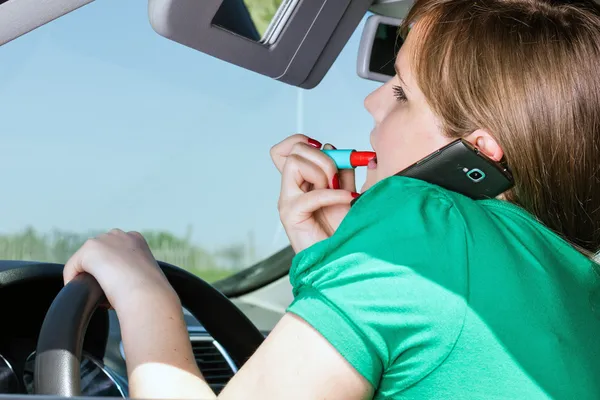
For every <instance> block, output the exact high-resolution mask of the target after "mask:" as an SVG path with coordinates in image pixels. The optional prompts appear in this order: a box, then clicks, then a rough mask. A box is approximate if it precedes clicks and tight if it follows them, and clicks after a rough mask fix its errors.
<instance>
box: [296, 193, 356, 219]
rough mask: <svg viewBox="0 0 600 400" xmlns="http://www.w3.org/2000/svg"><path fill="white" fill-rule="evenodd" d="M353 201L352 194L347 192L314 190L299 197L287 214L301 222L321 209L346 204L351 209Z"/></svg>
mask: <svg viewBox="0 0 600 400" xmlns="http://www.w3.org/2000/svg"><path fill="white" fill-rule="evenodd" d="M353 199H354V196H353V195H352V193H351V192H348V191H346V190H329V189H319V190H313V191H312V192H309V193H305V194H304V195H302V196H298V198H297V199H296V201H294V202H293V204H292V205H291V207H290V208H289V209H287V211H286V214H287V215H289V216H292V215H293V216H294V217H295V218H298V219H299V220H304V219H306V218H308V217H310V216H311V215H312V214H313V213H314V212H316V211H317V210H320V209H321V208H325V207H329V206H336V205H344V204H347V205H348V207H349V206H350V203H351V202H352V200H353ZM295 218H294V219H295Z"/></svg>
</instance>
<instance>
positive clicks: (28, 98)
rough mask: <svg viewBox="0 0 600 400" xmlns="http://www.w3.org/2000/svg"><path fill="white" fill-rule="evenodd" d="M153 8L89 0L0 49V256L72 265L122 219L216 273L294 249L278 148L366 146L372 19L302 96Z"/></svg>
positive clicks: (165, 255) (158, 251)
mask: <svg viewBox="0 0 600 400" xmlns="http://www.w3.org/2000/svg"><path fill="white" fill-rule="evenodd" d="M263 3H267V2H263ZM248 5H249V6H252V7H256V6H260V5H261V2H260V1H248ZM147 7H148V6H147V3H146V2H145V1H135V2H134V1H118V0H114V1H98V2H93V3H91V4H89V5H87V6H85V7H82V8H80V9H79V10H76V11H75V12H73V13H71V14H68V15H66V16H64V17H62V18H59V19H58V20H55V21H53V22H51V23H49V24H47V25H45V26H43V27H41V28H39V29H37V30H35V31H33V32H31V33H29V34H27V35H25V36H22V37H20V38H18V39H16V40H14V41H12V42H10V43H8V44H6V45H4V46H2V47H1V48H0V105H1V109H2V113H1V114H2V118H0V132H1V135H0V138H1V139H0V141H1V142H0V145H1V149H2V154H3V156H2V157H1V158H0V167H1V174H2V178H3V181H4V182H3V188H4V189H3V193H2V197H1V199H0V202H1V204H2V205H1V207H0V220H1V224H0V259H16V260H36V261H48V262H60V263H64V262H65V261H66V260H67V259H68V258H69V257H70V255H71V254H72V253H73V252H74V251H75V250H77V248H78V247H79V246H81V244H83V243H84V242H85V240H86V239H87V238H89V237H91V236H92V235H95V234H97V233H100V232H103V231H106V230H109V229H111V228H115V227H117V228H120V229H123V230H136V231H140V232H142V233H143V234H144V235H145V237H146V239H147V240H148V242H149V244H150V247H151V249H152V251H153V253H154V255H155V256H156V257H157V258H158V259H159V260H163V261H166V262H169V263H172V264H175V265H178V266H180V267H182V268H186V269H188V270H190V271H192V272H193V273H195V274H198V275H199V276H201V277H203V278H205V279H206V280H208V281H215V280H218V279H221V278H224V277H226V276H228V275H231V274H233V273H235V272H238V271H240V270H242V269H244V268H247V267H248V266H250V265H252V264H253V263H255V262H258V261H259V260H261V259H264V258H266V257H268V256H269V255H271V254H273V253H274V252H276V251H278V250H280V249H282V248H283V247H285V246H287V245H288V241H287V237H286V235H285V232H284V231H283V229H282V227H281V224H280V221H279V216H278V213H277V198H278V193H279V173H278V171H277V170H276V169H275V167H274V166H273V165H272V163H271V160H270V157H269V149H270V148H271V146H272V145H274V144H275V143H277V142H278V141H280V140H282V139H284V138H285V137H286V136H288V135H291V134H293V133H296V132H302V133H305V134H307V135H309V136H312V137H314V138H316V139H318V140H320V141H322V142H323V143H326V142H331V143H332V144H334V145H335V146H336V147H338V148H344V147H351V148H357V149H359V148H363V149H366V148H369V132H370V130H371V129H372V121H371V118H370V117H369V115H368V114H367V113H366V111H364V109H363V99H364V97H365V95H367V94H368V93H369V92H370V91H371V90H373V89H374V87H376V86H377V84H376V83H374V82H369V81H365V80H362V79H360V78H358V77H357V75H356V54H357V49H358V42H359V39H360V29H361V27H362V24H361V27H359V28H358V30H357V32H355V34H354V36H353V37H352V39H351V41H350V42H349V43H348V45H347V46H346V47H345V49H344V51H343V53H342V54H341V55H340V57H338V59H337V61H336V62H335V64H334V65H333V67H332V69H331V70H330V72H329V74H328V75H327V76H326V78H325V79H324V80H323V82H322V83H321V84H320V85H319V86H318V87H317V88H316V89H313V90H309V91H305V90H301V89H297V88H294V87H292V86H289V85H286V84H283V83H281V82H277V81H275V80H272V79H270V78H267V77H263V76H261V75H258V74H255V73H253V72H250V71H246V70H243V69H241V68H239V67H236V66H234V65H230V64H227V63H225V62H223V61H220V60H218V59H215V58H212V57H210V56H207V55H205V54H202V53H200V52H197V51H195V50H192V49H190V48H187V47H185V46H182V45H179V44H177V43H174V42H171V41H169V40H167V39H165V38H163V37H161V36H159V35H158V34H156V33H155V32H154V31H153V30H152V28H151V27H150V25H149V22H148V10H147ZM254 11H255V12H254V13H253V17H255V16H256V15H262V14H261V13H263V11H260V12H259V11H256V10H254ZM266 18H270V17H268V16H267V17H266ZM261 26H262V28H261V29H265V28H266V26H267V24H263V25H261ZM358 180H359V183H360V184H362V180H364V174H363V173H362V171H359V173H358Z"/></svg>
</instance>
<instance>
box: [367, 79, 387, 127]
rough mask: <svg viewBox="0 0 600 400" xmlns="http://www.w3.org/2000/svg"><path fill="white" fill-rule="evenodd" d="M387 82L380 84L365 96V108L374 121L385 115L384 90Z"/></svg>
mask: <svg viewBox="0 0 600 400" xmlns="http://www.w3.org/2000/svg"><path fill="white" fill-rule="evenodd" d="M388 84H389V83H386V84H384V85H381V86H380V87H379V88H377V89H375V90H374V91H373V92H371V93H370V94H369V95H368V96H367V97H366V98H365V102H364V104H365V109H366V110H367V111H368V112H369V114H371V116H372V117H373V119H374V120H375V122H380V121H381V120H383V118H384V116H385V112H386V111H385V110H386V102H385V91H386V88H387V86H388Z"/></svg>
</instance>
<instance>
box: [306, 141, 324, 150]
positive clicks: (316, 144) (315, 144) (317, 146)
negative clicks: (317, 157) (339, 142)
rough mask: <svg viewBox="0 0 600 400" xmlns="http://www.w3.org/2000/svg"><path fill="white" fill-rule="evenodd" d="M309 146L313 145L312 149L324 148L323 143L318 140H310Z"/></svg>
mask: <svg viewBox="0 0 600 400" xmlns="http://www.w3.org/2000/svg"><path fill="white" fill-rule="evenodd" d="M308 144H309V145H311V146H312V147H316V148H317V149H320V148H321V146H323V145H322V144H321V142H319V141H318V140H315V139H308Z"/></svg>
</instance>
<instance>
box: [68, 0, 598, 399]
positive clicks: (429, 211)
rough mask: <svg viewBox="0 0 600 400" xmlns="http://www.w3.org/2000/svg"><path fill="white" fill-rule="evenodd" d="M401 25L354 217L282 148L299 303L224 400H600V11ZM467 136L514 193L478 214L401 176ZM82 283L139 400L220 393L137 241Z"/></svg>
mask: <svg viewBox="0 0 600 400" xmlns="http://www.w3.org/2000/svg"><path fill="white" fill-rule="evenodd" d="M406 25H407V26H409V25H410V26H411V27H412V28H411V30H410V34H406V32H407V30H408V29H407V28H406V27H405V28H404V29H403V32H404V33H405V36H406V41H405V43H404V45H403V47H402V48H401V50H400V52H399V54H398V57H397V60H396V69H397V75H396V77H394V78H393V79H392V80H390V82H388V83H386V84H385V85H383V86H382V87H381V88H379V89H378V90H376V91H375V92H374V93H372V94H371V95H369V97H368V98H367V99H366V101H365V106H366V108H367V110H368V111H369V112H370V113H371V115H372V116H373V118H374V120H375V128H374V130H373V132H372V133H371V143H372V145H373V148H374V150H375V151H376V152H377V161H376V163H375V162H374V163H372V165H371V166H370V168H369V171H368V177H367V181H366V183H365V186H364V187H363V193H362V195H361V196H360V198H359V199H358V200H357V202H356V203H355V205H354V206H353V207H352V209H351V210H350V203H351V201H352V200H353V199H354V198H355V197H356V194H354V191H355V188H354V182H353V176H352V172H348V171H344V172H342V173H341V175H338V174H337V171H336V169H335V166H334V165H333V163H332V162H331V160H329V158H328V157H326V156H325V155H324V154H323V153H322V152H321V151H320V150H319V148H320V147H321V145H320V143H318V142H317V141H316V140H314V139H309V138H307V137H305V136H302V135H295V136H292V137H290V138H287V139H286V140H284V141H283V142H281V143H280V144H278V145H277V146H275V147H274V148H273V149H272V151H271V154H272V157H273V159H274V162H275V164H276V166H277V167H278V168H279V170H280V171H281V173H282V188H281V194H280V200H279V209H280V214H281V219H282V222H283V225H284V227H285V229H286V232H287V235H288V237H289V239H290V242H291V244H292V246H293V248H294V250H295V251H296V252H297V253H298V254H297V255H296V257H295V259H294V262H293V265H292V268H291V271H290V279H291V282H292V285H293V287H294V296H295V299H294V302H293V303H292V304H291V305H290V307H289V310H288V313H287V314H286V315H285V316H284V317H283V318H282V320H281V321H280V322H279V323H278V325H277V326H276V327H275V329H274V330H273V331H272V333H271V334H270V335H269V337H268V338H267V339H266V341H265V342H264V344H263V345H262V346H261V347H260V348H259V349H258V350H257V352H256V353H255V354H254V356H253V357H252V358H251V359H250V360H249V361H248V362H247V363H246V364H245V365H244V366H243V368H241V370H240V371H239V372H238V373H237V374H236V376H235V377H234V378H233V379H232V380H231V382H230V383H229V385H228V386H227V387H226V388H225V389H224V390H223V392H222V393H221V395H220V396H219V397H222V398H228V399H229V398H231V399H253V398H257V399H259V398H260V399H291V398H298V399H316V398H319V399H320V398H327V399H346V400H348V399H366V398H372V397H374V398H397V397H401V398H408V399H429V398H453V399H454V398H468V399H483V398H485V399H496V398H497V399H528V400H531V399H538V398H557V399H592V398H594V399H597V398H600V379H599V377H600V318H598V316H597V315H595V314H594V304H593V302H592V301H591V300H592V299H593V298H594V293H595V292H596V291H597V290H598V285H599V282H600V279H599V277H598V275H597V265H596V264H595V263H594V262H592V261H591V258H590V256H591V255H592V254H594V253H595V252H596V251H597V250H598V248H599V247H600V182H599V171H598V170H599V169H600V157H599V149H600V74H598V68H599V67H598V66H599V65H600V9H599V7H598V6H597V5H596V4H594V3H593V2H592V1H591V0H590V1H584V0H581V1H570V2H559V1H553V0H510V1H508V0H478V1H476V2H472V0H417V1H416V4H415V5H414V7H413V9H412V10H411V12H410V15H409V16H408V17H407V19H406ZM456 138H464V139H466V140H468V141H470V142H471V143H473V144H474V145H476V146H477V147H478V148H479V149H480V150H481V151H482V152H483V153H484V154H486V155H487V156H488V157H490V158H492V159H494V160H497V161H499V160H502V159H504V160H505V161H506V162H507V163H508V164H509V165H510V167H511V170H512V172H513V174H514V177H515V187H514V188H513V189H511V190H510V191H508V192H506V193H504V194H502V195H501V196H500V198H499V199H493V200H484V201H474V200H471V199H468V198H466V197H464V196H461V195H459V194H457V193H453V192H450V191H447V190H444V189H442V188H440V187H437V186H434V185H431V184H428V183H426V182H423V181H419V180H415V179H410V178H403V177H394V176H393V175H394V174H395V173H397V172H398V171H400V170H402V169H403V168H405V167H407V166H408V165H410V164H412V163H413V162H415V161H417V160H419V159H421V158H422V157H424V156H426V155H428V154H430V153H431V152H433V151H435V150H436V149H439V148H441V147H443V146H444V145H446V144H447V143H449V142H450V141H453V140H454V139H456ZM340 187H341V188H340ZM82 271H87V272H89V273H91V274H93V275H94V276H95V277H96V278H97V279H98V281H99V283H100V285H101V286H102V287H103V288H104V290H105V292H106V294H107V296H108V299H109V301H110V302H111V304H112V305H113V307H114V308H115V310H116V312H117V314H118V316H119V319H120V321H121V329H122V335H123V340H124V346H125V352H126V355H127V366H128V371H129V384H130V390H131V394H132V396H133V397H139V398H186V397H191V398H213V397H215V396H214V394H213V393H212V392H211V391H210V389H209V388H208V386H207V385H206V384H205V383H204V381H203V380H202V377H201V374H200V372H199V371H198V369H197V367H196V365H195V362H194V359H193V357H192V352H191V349H190V344H189V340H188V335H187V332H186V329H185V325H184V322H183V317H182V315H181V305H180V303H179V300H178V298H177V296H176V294H175V293H174V292H173V290H172V289H171V287H170V286H169V285H168V283H167V282H166V280H165V279H164V277H163V275H162V274H161V272H160V271H159V269H158V268H157V265H156V262H155V260H154V258H153V257H152V254H151V252H150V251H149V249H148V247H147V245H146V243H145V241H144V240H143V238H142V237H141V236H140V235H139V234H136V233H123V232H121V231H111V232H110V233H109V234H106V235H103V236H100V237H98V238H96V239H93V240H91V241H89V242H88V243H86V244H85V245H84V246H83V247H82V249H81V250H80V251H79V252H78V253H76V254H75V255H74V256H73V258H72V259H71V260H70V261H69V262H68V264H67V265H66V268H65V281H66V282H68V281H69V280H70V279H72V278H73V277H74V276H75V275H76V274H77V273H80V272H82Z"/></svg>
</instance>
